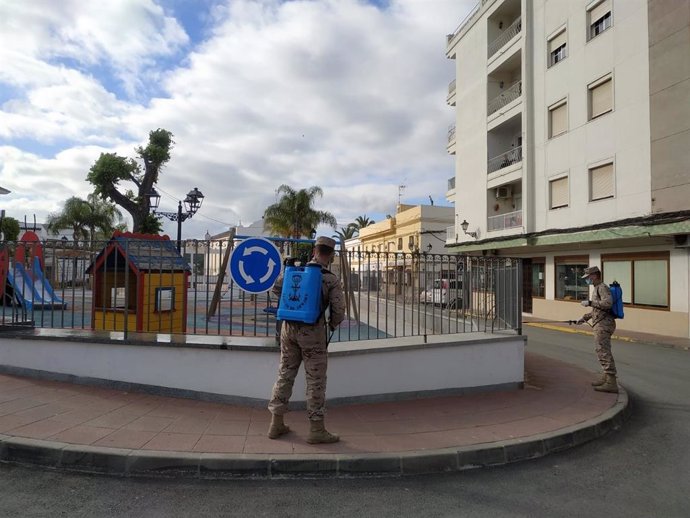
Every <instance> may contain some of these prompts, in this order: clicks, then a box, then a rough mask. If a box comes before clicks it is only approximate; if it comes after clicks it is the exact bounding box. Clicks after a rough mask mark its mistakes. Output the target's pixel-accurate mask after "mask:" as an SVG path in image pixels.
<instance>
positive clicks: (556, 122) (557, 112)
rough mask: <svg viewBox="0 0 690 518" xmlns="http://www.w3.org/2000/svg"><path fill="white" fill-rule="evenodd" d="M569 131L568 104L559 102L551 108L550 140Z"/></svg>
mask: <svg viewBox="0 0 690 518" xmlns="http://www.w3.org/2000/svg"><path fill="white" fill-rule="evenodd" d="M566 131H568V103H567V101H565V100H563V101H559V102H557V103H556V104H554V105H552V106H550V107H549V138H553V137H557V136H558V135H562V134H563V133H565V132H566Z"/></svg>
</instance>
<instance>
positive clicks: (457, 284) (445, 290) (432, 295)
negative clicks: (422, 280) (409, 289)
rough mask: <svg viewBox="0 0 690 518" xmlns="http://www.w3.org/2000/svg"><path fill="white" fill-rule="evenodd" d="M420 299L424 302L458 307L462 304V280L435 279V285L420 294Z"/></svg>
mask: <svg viewBox="0 0 690 518" xmlns="http://www.w3.org/2000/svg"><path fill="white" fill-rule="evenodd" d="M419 301H420V302H421V303H423V304H434V305H439V306H442V307H448V308H450V309H457V308H459V307H461V306H462V281H460V280H458V281H456V280H455V279H435V280H434V283H433V286H431V287H429V288H428V289H426V290H424V291H422V292H421V293H420V294H419Z"/></svg>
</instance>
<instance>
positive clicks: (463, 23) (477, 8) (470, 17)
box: [446, 0, 489, 42]
mask: <svg viewBox="0 0 690 518" xmlns="http://www.w3.org/2000/svg"><path fill="white" fill-rule="evenodd" d="M488 1H489V0H481V2H479V3H477V5H475V6H474V7H473V8H472V10H471V11H470V12H469V13H468V14H467V16H465V19H464V20H463V21H461V22H460V25H458V27H457V29H455V30H454V31H453V34H448V35H447V37H446V38H447V40H448V41H449V42H450V40H452V39H453V38H455V36H457V35H458V34H460V31H462V30H463V29H464V28H465V26H466V25H469V23H470V22H471V21H473V20H474V19H475V18H476V17H477V16H478V15H479V13H480V11H481V8H482V7H483V6H484V4H485V3H486V2H488Z"/></svg>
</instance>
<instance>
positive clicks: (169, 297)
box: [155, 287, 175, 311]
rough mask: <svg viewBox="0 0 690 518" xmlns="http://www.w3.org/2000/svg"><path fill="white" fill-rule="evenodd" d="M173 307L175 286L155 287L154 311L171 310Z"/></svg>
mask: <svg viewBox="0 0 690 518" xmlns="http://www.w3.org/2000/svg"><path fill="white" fill-rule="evenodd" d="M174 309H175V288H173V287H170V288H156V307H155V311H172V310H174Z"/></svg>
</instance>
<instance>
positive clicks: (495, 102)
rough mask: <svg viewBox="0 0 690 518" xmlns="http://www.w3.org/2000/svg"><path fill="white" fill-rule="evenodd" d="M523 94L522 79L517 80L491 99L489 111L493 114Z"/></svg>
mask: <svg viewBox="0 0 690 518" xmlns="http://www.w3.org/2000/svg"><path fill="white" fill-rule="evenodd" d="M521 95H522V81H517V82H515V83H514V84H513V85H511V86H510V87H509V88H507V89H506V90H504V91H503V92H501V95H499V96H497V97H495V98H493V99H491V101H490V102H489V105H488V107H487V113H488V114H489V115H492V114H493V113H496V112H497V111H498V110H500V109H501V108H503V107H504V106H507V105H508V104H510V103H512V102H513V101H514V100H515V99H518V98H519V97H520V96H521Z"/></svg>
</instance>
